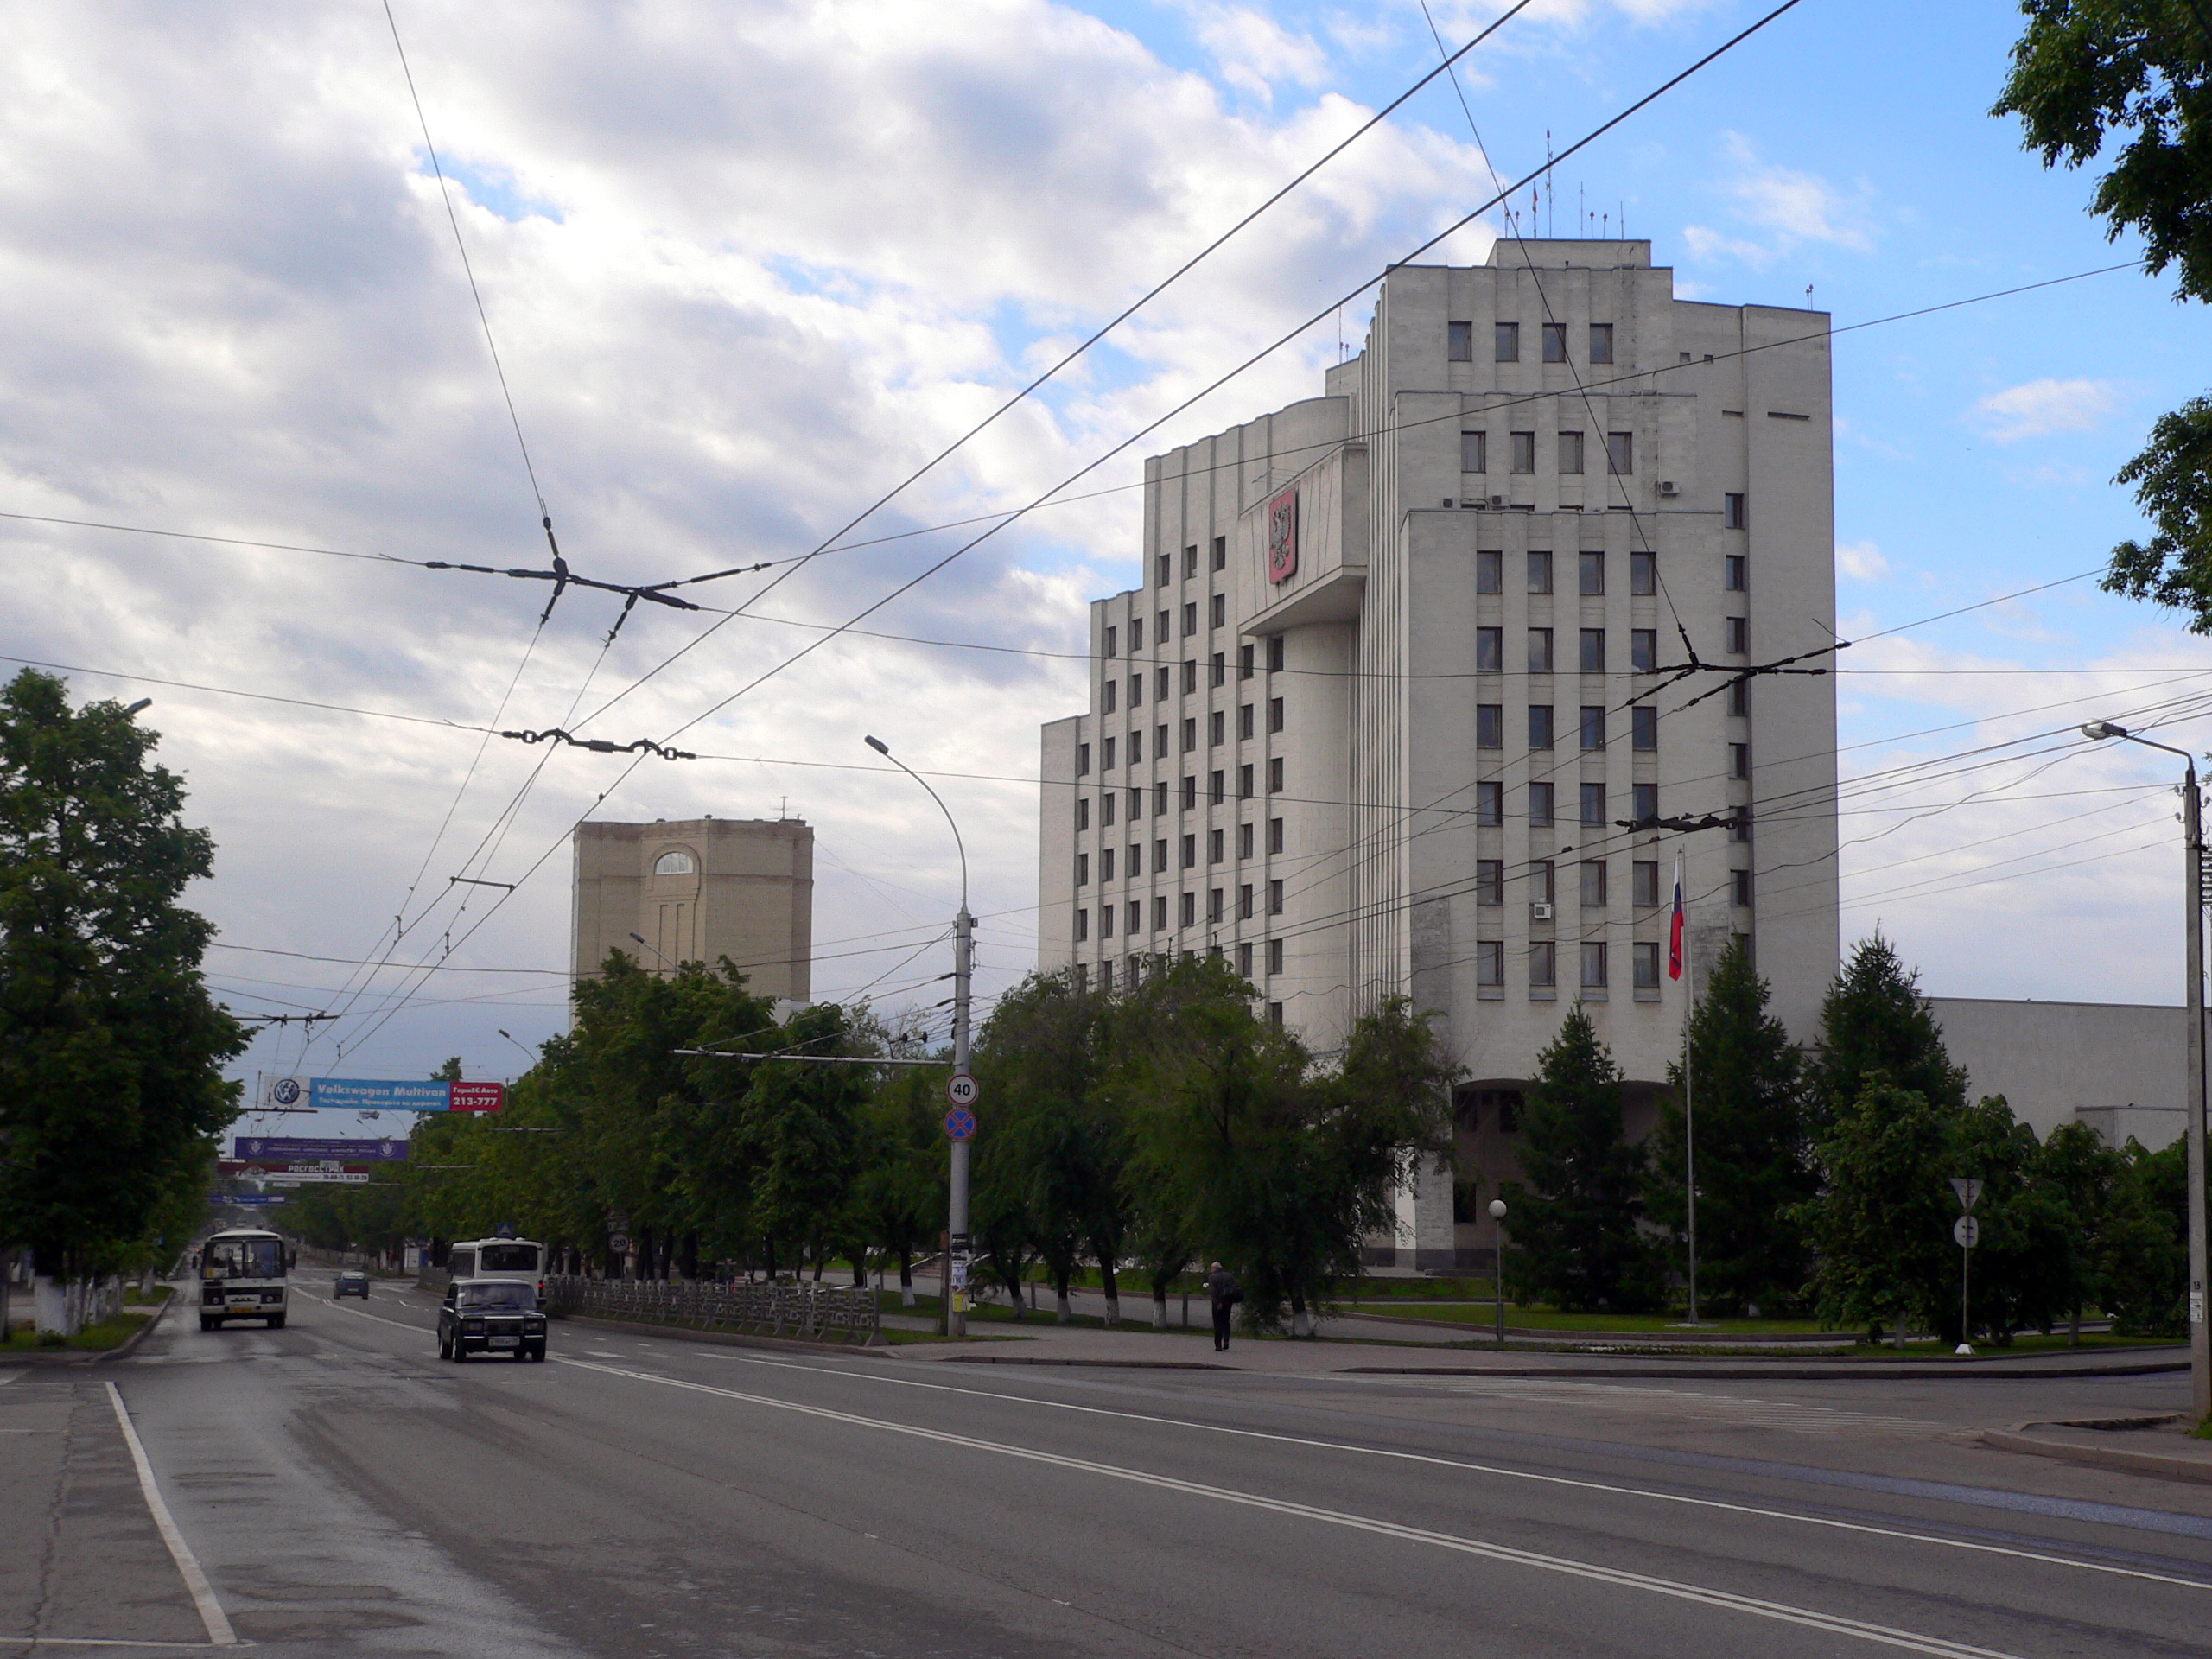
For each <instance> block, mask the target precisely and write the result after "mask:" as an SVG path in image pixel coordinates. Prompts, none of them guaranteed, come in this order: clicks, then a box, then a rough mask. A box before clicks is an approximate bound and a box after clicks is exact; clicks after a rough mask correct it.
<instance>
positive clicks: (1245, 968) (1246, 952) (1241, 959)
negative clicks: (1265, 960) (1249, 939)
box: [1236, 944, 1252, 979]
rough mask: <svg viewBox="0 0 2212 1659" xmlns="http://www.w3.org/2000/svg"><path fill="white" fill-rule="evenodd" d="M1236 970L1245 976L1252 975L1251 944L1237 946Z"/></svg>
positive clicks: (1247, 977) (1249, 976)
mask: <svg viewBox="0 0 2212 1659" xmlns="http://www.w3.org/2000/svg"><path fill="white" fill-rule="evenodd" d="M1236 971H1237V973H1238V974H1239V975H1240V976H1243V978H1246V979H1249V978H1251V977H1252V947H1251V946H1250V945H1249V944H1240V945H1238V946H1237V947H1236Z"/></svg>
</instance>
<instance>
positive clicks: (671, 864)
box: [653, 849, 699, 875]
mask: <svg viewBox="0 0 2212 1659" xmlns="http://www.w3.org/2000/svg"><path fill="white" fill-rule="evenodd" d="M698 868H699V867H698V866H697V865H696V864H695V863H694V862H692V860H691V855H690V854H689V853H687V852H684V851H683V850H681V849H671V850H670V851H668V852H665V853H663V854H662V855H660V856H659V857H658V858H657V859H655V860H654V861H653V874H655V875H690V874H694V873H695V872H696V870H697V869H698Z"/></svg>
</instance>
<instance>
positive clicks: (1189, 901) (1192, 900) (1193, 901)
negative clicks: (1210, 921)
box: [1183, 893, 1198, 927]
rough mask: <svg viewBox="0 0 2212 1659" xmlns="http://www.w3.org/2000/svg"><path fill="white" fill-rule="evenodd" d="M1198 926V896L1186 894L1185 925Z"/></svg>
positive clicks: (1184, 899)
mask: <svg viewBox="0 0 2212 1659" xmlns="http://www.w3.org/2000/svg"><path fill="white" fill-rule="evenodd" d="M1183 925H1184V926H1185V927H1196V926H1197V925H1198V894H1197V893H1185V894H1184V895H1183Z"/></svg>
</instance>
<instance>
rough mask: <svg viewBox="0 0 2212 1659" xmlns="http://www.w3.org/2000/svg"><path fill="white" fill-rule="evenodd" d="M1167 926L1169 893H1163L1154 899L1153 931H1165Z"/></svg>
mask: <svg viewBox="0 0 2212 1659" xmlns="http://www.w3.org/2000/svg"><path fill="white" fill-rule="evenodd" d="M1166 927H1167V895H1166V893H1161V894H1160V896H1159V897H1158V898H1156V899H1154V900H1153V901H1152V931H1154V932H1155V933H1160V932H1164V931H1166Z"/></svg>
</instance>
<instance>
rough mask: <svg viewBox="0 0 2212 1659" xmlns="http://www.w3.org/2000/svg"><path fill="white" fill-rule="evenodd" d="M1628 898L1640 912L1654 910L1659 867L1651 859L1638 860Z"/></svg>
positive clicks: (1657, 901)
mask: <svg viewBox="0 0 2212 1659" xmlns="http://www.w3.org/2000/svg"><path fill="white" fill-rule="evenodd" d="M1630 887H1631V889H1632V891H1631V892H1630V895H1629V897H1630V900H1631V901H1632V902H1633V903H1634V904H1635V905H1636V906H1637V908H1638V909H1641V910H1652V909H1656V907H1657V906H1658V903H1659V865H1658V862H1657V861H1656V860H1653V859H1638V860H1637V862H1636V865H1635V871H1634V879H1633V880H1631V881H1630Z"/></svg>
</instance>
